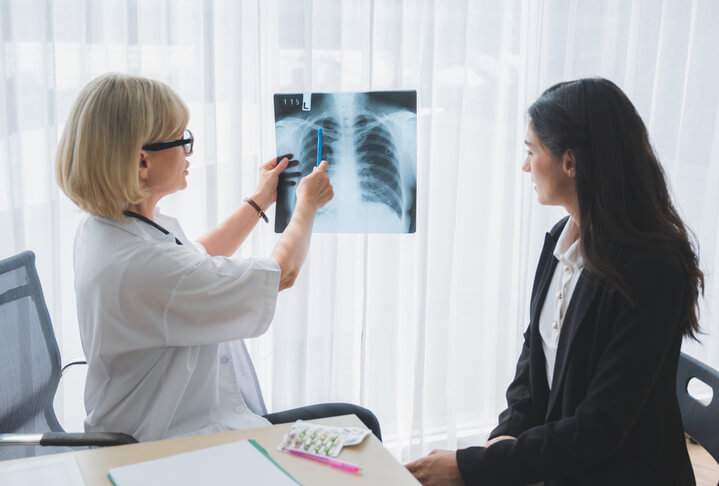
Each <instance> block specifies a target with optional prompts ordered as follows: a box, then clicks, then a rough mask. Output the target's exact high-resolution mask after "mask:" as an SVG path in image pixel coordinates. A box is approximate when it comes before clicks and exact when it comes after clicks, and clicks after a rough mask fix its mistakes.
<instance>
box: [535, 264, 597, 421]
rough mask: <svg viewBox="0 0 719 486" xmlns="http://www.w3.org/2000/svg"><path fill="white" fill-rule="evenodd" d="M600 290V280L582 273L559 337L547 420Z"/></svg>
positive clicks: (586, 272)
mask: <svg viewBox="0 0 719 486" xmlns="http://www.w3.org/2000/svg"><path fill="white" fill-rule="evenodd" d="M598 290H599V280H598V279H597V278H596V277H594V276H592V275H590V274H589V273H588V271H586V270H584V271H582V274H581V275H580V276H579V281H578V282H577V286H576V288H575V289H574V294H573V295H572V301H571V302H570V303H569V308H567V315H566V317H565V318H564V325H563V327H562V333H561V335H560V336H559V345H558V346H557V358H556V361H555V364H554V377H553V378H552V389H551V390H550V392H549V403H548V404H547V412H546V416H545V420H546V419H548V418H549V414H550V412H551V411H552V408H553V407H554V404H555V402H556V401H557V397H558V396H559V391H560V390H561V388H562V381H563V379H564V375H565V374H566V373H565V371H566V367H567V362H568V360H569V353H570V351H571V349H572V343H573V342H574V338H575V337H576V335H577V331H578V330H579V328H580V327H581V325H582V323H583V322H584V316H585V315H586V314H587V311H588V310H589V306H590V304H591V303H592V301H593V300H594V297H595V295H596V294H597V291H598Z"/></svg>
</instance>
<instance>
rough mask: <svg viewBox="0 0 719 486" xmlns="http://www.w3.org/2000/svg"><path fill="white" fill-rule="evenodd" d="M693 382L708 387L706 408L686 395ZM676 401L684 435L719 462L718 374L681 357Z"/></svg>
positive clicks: (686, 357) (695, 361)
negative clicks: (708, 395) (709, 394)
mask: <svg viewBox="0 0 719 486" xmlns="http://www.w3.org/2000/svg"><path fill="white" fill-rule="evenodd" d="M692 378H696V379H698V380H699V381H702V382H704V383H705V384H706V385H708V386H709V387H711V389H712V393H713V396H712V400H711V402H710V403H709V405H704V404H703V403H701V402H699V401H697V399H695V398H694V397H692V396H691V395H690V394H689V392H688V391H687V385H688V384H689V380H691V379H692ZM677 397H678V399H679V410H680V411H681V414H682V422H683V423H684V431H685V432H686V433H687V434H688V435H689V436H690V437H691V438H693V439H694V440H695V441H696V442H698V443H699V444H700V445H701V446H702V447H704V449H706V451H707V452H708V453H709V454H711V456H712V457H713V458H714V460H715V461H717V462H719V371H717V370H715V369H713V368H710V367H709V366H707V365H705V364H704V363H702V362H701V361H699V360H697V359H695V358H692V357H691V356H689V355H688V354H684V353H682V354H681V356H680V357H679V368H678V370H677Z"/></svg>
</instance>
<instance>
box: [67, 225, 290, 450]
mask: <svg viewBox="0 0 719 486" xmlns="http://www.w3.org/2000/svg"><path fill="white" fill-rule="evenodd" d="M155 221H156V222H157V223H158V224H160V225H161V226H163V227H165V228H166V229H167V230H169V231H170V234H168V235H165V234H163V233H162V232H160V231H159V230H158V229H156V228H154V227H152V226H151V225H149V224H147V223H144V222H141V221H138V220H136V219H134V218H128V220H127V221H119V220H114V219H107V218H99V217H95V216H89V217H87V218H86V219H85V220H84V221H83V222H82V223H81V224H80V226H79V228H78V230H77V234H76V238H75V248H74V266H75V292H76V296H77V310H78V320H79V324H80V337H81V339H82V345H83V349H84V351H85V356H86V357H87V361H88V372H87V382H86V386H85V408H86V410H87V417H86V419H85V430H86V431H116V432H126V433H129V434H132V435H133V436H135V438H137V439H138V440H155V439H162V438H166V437H173V436H180V435H191V434H199V433H207V432H217V431H223V430H230V429H242V428H249V427H261V426H264V425H267V424H268V423H269V422H268V421H267V420H265V419H264V418H262V417H261V416H260V415H261V414H264V413H266V410H265V406H264V402H263V401H262V394H261V392H260V388H259V384H258V382H257V378H256V376H255V372H254V369H253V367H252V363H251V361H250V357H249V355H248V354H247V350H246V348H245V346H244V343H243V342H242V341H237V340H240V339H244V338H250V337H255V336H259V335H261V334H262V333H264V332H265V331H266V330H267V328H268V327H269V325H270V322H271V320H272V316H273V314H274V311H275V302H276V299H277V293H278V289H279V281H280V268H279V265H278V264H277V262H275V261H274V260H272V259H271V258H261V259H260V258H257V259H254V258H250V259H233V258H225V257H211V256H209V255H208V254H207V253H206V251H204V248H203V247H202V245H200V244H197V246H195V245H193V244H192V243H191V242H190V241H189V240H188V239H187V237H186V236H185V234H184V232H183V231H182V229H181V228H180V226H179V224H178V223H177V221H175V220H174V219H172V218H168V217H166V216H163V215H161V214H160V213H159V212H157V213H156V215H155ZM175 237H177V238H178V239H179V240H180V241H182V243H183V245H177V244H176V242H175Z"/></svg>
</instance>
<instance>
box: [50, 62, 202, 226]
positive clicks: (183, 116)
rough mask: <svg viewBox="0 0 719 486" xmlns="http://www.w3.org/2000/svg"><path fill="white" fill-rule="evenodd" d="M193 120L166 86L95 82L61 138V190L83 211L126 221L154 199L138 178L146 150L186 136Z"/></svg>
mask: <svg viewBox="0 0 719 486" xmlns="http://www.w3.org/2000/svg"><path fill="white" fill-rule="evenodd" d="M189 118H190V114H189V110H188V109H187V106H186V105H185V103H184V102H183V101H182V99H181V98H180V97H179V96H178V95H177V93H175V92H174V91H173V90H172V89H171V88H170V87H169V86H167V85H166V84H164V83H162V82H160V81H156V80H153V79H147V78H142V77H138V76H129V75H125V74H117V73H109V74H104V75H102V76H100V77H98V78H96V79H94V80H92V81H90V83H88V84H87V86H85V88H83V90H82V91H81V92H80V95H79V96H78V98H77V100H76V101H75V104H74V105H73V107H72V111H71V112H70V117H69V119H68V121H67V124H66V125H65V130H64V131H63V134H62V137H60V142H59V144H58V147H57V156H56V159H55V163H56V177H57V183H58V185H59V186H60V188H61V189H62V190H63V192H64V193H65V194H66V195H67V197H69V198H70V199H71V200H72V201H73V202H74V203H75V204H77V205H78V206H79V207H80V208H81V209H84V210H85V211H87V212H89V213H91V214H94V215H97V216H103V217H109V218H116V219H122V218H123V215H122V211H123V210H124V209H125V208H127V206H128V204H131V203H132V204H136V203H139V202H140V201H142V200H143V199H145V198H146V197H147V195H148V194H147V192H146V191H145V190H144V189H143V187H142V185H141V183H140V180H139V177H138V167H139V165H138V164H139V160H140V151H141V150H142V146H143V145H145V144H148V143H154V142H160V141H165V140H168V139H169V138H171V137H173V136H175V135H177V134H181V133H182V132H183V130H184V129H185V128H186V127H187V122H188V121H189Z"/></svg>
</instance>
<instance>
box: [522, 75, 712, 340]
mask: <svg viewBox="0 0 719 486" xmlns="http://www.w3.org/2000/svg"><path fill="white" fill-rule="evenodd" d="M529 116H530V118H531V123H532V128H533V129H534V132H535V133H536V134H537V136H538V137H539V139H540V140H541V142H542V143H543V144H544V145H545V146H546V147H547V148H548V149H549V150H550V151H551V152H552V154H553V155H555V156H556V157H562V155H564V153H565V152H566V151H567V150H570V149H571V150H572V151H573V153H574V159H575V162H576V169H575V170H576V183H577V196H578V199H579V219H580V221H579V223H580V229H581V238H582V247H583V250H584V258H585V260H586V262H587V267H588V268H589V269H590V270H591V271H592V272H593V273H595V274H596V275H598V276H599V277H600V278H603V279H605V280H607V281H609V282H610V283H612V284H613V285H614V286H615V287H616V288H617V289H619V291H620V292H622V293H623V294H624V295H625V297H627V298H628V299H629V301H630V302H633V299H632V295H631V294H632V292H631V290H630V289H629V288H628V287H627V284H626V282H625V280H624V278H623V276H622V274H621V268H620V265H619V264H618V263H619V262H618V258H619V252H621V248H622V247H624V248H626V247H633V248H646V247H647V246H657V245H659V246H663V247H667V248H671V249H672V250H673V251H674V252H675V253H676V254H677V256H678V257H679V259H680V261H681V265H682V267H683V268H684V270H685V274H686V289H687V292H688V295H687V297H688V299H689V300H688V302H687V306H686V307H685V312H684V314H683V316H682V324H681V325H682V332H683V334H684V335H688V336H691V337H693V338H696V336H697V334H698V333H699V317H698V316H699V308H698V300H699V295H700V294H702V295H703V294H704V274H703V273H702V271H701V270H700V269H699V261H698V257H697V253H696V252H695V250H694V245H693V244H692V241H690V239H689V231H688V230H687V228H686V227H685V226H684V223H683V222H682V220H681V218H680V217H679V214H678V213H677V210H676V209H675V207H674V205H673V204H672V201H671V197H670V195H669V190H668V189H667V182H666V176H665V174H664V170H663V169H662V166H661V165H660V164H659V161H658V160H657V156H656V154H655V153H654V149H653V148H652V146H651V144H650V143H649V134H648V133H647V129H646V127H645V126H644V122H642V119H641V117H640V116H639V114H638V113H637V111H636V109H635V108H634V106H633V105H632V103H631V101H629V98H627V96H626V95H625V94H624V93H623V92H622V90H621V89H619V87H618V86H617V85H615V84H614V83H612V82H611V81H608V80H606V79H601V78H590V79H579V80H577V81H569V82H563V83H558V84H555V85H554V86H552V87H551V88H549V89H548V90H546V91H545V92H544V93H543V94H542V96H540V97H539V99H538V100H537V101H535V102H534V103H533V104H532V106H530V107H529ZM630 208H631V209H630ZM692 236H693V235H692Z"/></svg>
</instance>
